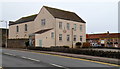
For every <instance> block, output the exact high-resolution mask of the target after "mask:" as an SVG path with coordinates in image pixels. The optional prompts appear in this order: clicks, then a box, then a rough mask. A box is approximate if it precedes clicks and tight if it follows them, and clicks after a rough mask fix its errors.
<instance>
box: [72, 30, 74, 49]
mask: <svg viewBox="0 0 120 69" xmlns="http://www.w3.org/2000/svg"><path fill="white" fill-rule="evenodd" d="M73 30H74V28H72V48H73Z"/></svg>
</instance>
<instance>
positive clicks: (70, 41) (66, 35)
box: [9, 6, 86, 47]
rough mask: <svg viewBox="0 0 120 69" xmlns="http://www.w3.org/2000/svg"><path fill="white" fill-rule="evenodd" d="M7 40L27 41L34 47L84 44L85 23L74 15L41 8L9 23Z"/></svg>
mask: <svg viewBox="0 0 120 69" xmlns="http://www.w3.org/2000/svg"><path fill="white" fill-rule="evenodd" d="M9 30H10V31H9V39H25V38H26V39H29V38H30V45H31V46H35V47H50V46H64V45H66V46H70V47H71V46H73V45H75V43H76V42H86V22H85V21H84V20H83V19H81V18H80V17H79V16H78V15H77V14H76V13H74V12H70V11H65V10H61V9H56V8H51V7H47V6H43V7H42V8H41V10H40V12H39V13H38V14H35V15H32V16H28V17H22V18H21V19H19V20H17V21H15V22H11V21H10V27H9Z"/></svg>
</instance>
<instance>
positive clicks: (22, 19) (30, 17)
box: [9, 14, 38, 25]
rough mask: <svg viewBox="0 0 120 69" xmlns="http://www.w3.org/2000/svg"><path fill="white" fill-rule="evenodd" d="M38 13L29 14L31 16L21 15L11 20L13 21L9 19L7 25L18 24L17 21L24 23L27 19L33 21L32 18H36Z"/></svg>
mask: <svg viewBox="0 0 120 69" xmlns="http://www.w3.org/2000/svg"><path fill="white" fill-rule="evenodd" d="M37 15H38V14H35V15H31V16H27V17H22V18H20V19H19V20H17V21H15V22H13V21H9V23H10V24H9V25H14V24H19V23H25V22H29V21H34V19H35V18H36V16H37Z"/></svg>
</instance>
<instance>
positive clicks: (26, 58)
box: [2, 49, 119, 69]
mask: <svg viewBox="0 0 120 69" xmlns="http://www.w3.org/2000/svg"><path fill="white" fill-rule="evenodd" d="M2 53H3V55H2V67H3V68H4V69H7V67H8V68H12V69H13V68H16V67H18V68H21V67H22V69H23V68H26V69H28V67H29V69H30V68H32V69H33V68H35V69H36V68H38V69H42V68H44V69H45V68H47V69H119V67H116V66H112V65H108V64H101V63H95V62H91V61H84V60H78V59H74V58H68V57H63V56H55V55H50V54H44V53H35V52H28V51H20V50H12V49H2ZM5 67H6V68H5Z"/></svg>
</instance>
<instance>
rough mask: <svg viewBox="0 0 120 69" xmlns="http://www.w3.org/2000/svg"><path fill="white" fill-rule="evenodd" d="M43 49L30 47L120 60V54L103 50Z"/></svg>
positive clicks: (39, 48)
mask: <svg viewBox="0 0 120 69" xmlns="http://www.w3.org/2000/svg"><path fill="white" fill-rule="evenodd" d="M57 47H58V48H53V47H52V48H43V47H37V48H36V47H28V49H30V50H41V51H52V52H63V53H72V54H83V55H91V56H98V57H108V58H117V59H120V52H113V51H101V50H87V49H86V50H85V49H74V48H59V46H57Z"/></svg>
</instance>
